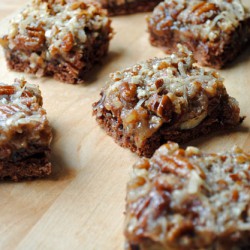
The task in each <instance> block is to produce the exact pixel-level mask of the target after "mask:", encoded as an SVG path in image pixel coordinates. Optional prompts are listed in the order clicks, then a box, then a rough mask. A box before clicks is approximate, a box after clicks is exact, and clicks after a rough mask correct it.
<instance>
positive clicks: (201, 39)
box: [148, 0, 250, 68]
mask: <svg viewBox="0 0 250 250" xmlns="http://www.w3.org/2000/svg"><path fill="white" fill-rule="evenodd" d="M148 30H149V33H150V42H151V44H152V45H154V46H158V47H161V48H163V50H165V52H166V53H172V52H173V51H175V50H176V45H177V44H178V43H182V44H183V45H186V46H187V47H188V48H189V49H190V50H191V51H193V53H194V57H195V59H196V60H197V61H198V62H199V64H201V65H203V66H210V67H214V68H221V67H223V66H224V65H225V64H227V63H228V62H230V61H232V60H233V59H234V58H235V57H236V56H237V55H238V54H239V53H240V52H241V51H242V50H243V49H244V47H245V46H246V45H247V43H248V41H249V38H250V12H249V10H247V9H245V7H244V6H243V5H242V3H241V1H240V0H208V1H201V0H175V1H172V0H165V1H163V2H161V3H160V4H159V5H158V6H157V7H156V8H155V9H154V11H153V14H152V16H151V17H149V18H148Z"/></svg>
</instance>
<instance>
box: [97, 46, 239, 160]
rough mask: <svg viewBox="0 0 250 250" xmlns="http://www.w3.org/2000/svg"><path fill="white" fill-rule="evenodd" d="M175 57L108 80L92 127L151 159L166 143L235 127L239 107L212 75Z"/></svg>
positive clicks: (183, 52) (184, 55)
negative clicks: (97, 126) (95, 121)
mask: <svg viewBox="0 0 250 250" xmlns="http://www.w3.org/2000/svg"><path fill="white" fill-rule="evenodd" d="M194 62H195V61H194V59H193V55H192V53H191V52H190V51H188V50H187V49H186V48H185V47H182V46H179V52H178V53H177V54H172V55H169V56H167V57H165V58H162V59H159V58H154V59H151V60H148V61H146V62H142V63H139V64H136V65H134V66H132V67H130V68H127V69H125V70H122V71H118V72H115V73H113V74H111V75H110V79H109V81H108V83H107V85H106V86H105V87H104V88H103V90H102V92H101V99H100V100H99V101H98V102H96V103H95V104H94V105H93V107H94V115H95V116H96V119H97V122H98V123H99V124H100V125H101V126H102V127H103V128H104V129H105V130H106V132H107V133H108V134H109V135H111V136H112V137H113V138H114V139H115V140H116V142H118V143H119V144H120V145H121V146H123V147H127V148H130V149H131V150H132V151H134V152H136V153H137V154H139V155H144V156H151V155H152V154H153V153H154V151H155V150H156V149H157V148H158V147H159V146H160V145H162V144H163V143H165V142H167V141H168V140H171V141H175V142H181V143H183V142H187V141H189V140H191V139H194V138H197V137H198V136H200V135H204V134H208V133H210V132H212V131H217V130H219V129H225V128H232V127H235V126H237V125H239V124H240V122H241V121H242V118H241V117H240V115H239V113H240V109H239V107H238V103H237V102H236V100H235V99H234V98H232V97H230V96H229V95H228V94H227V91H226V89H225V87H224V85H223V79H222V78H221V77H220V76H219V75H218V73H216V72H215V71H205V70H204V69H203V68H199V67H197V66H196V65H195V64H194Z"/></svg>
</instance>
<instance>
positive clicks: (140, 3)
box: [97, 0, 161, 16]
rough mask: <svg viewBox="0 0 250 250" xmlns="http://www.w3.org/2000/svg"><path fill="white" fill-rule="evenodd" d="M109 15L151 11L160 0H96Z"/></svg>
mask: <svg viewBox="0 0 250 250" xmlns="http://www.w3.org/2000/svg"><path fill="white" fill-rule="evenodd" d="M97 1H98V2H100V3H101V4H102V6H103V8H106V9H107V10H108V13H109V15H110V16H114V15H123V14H132V13H136V12H146V11H151V10H153V9H154V7H155V6H156V5H157V4H158V3H160V2H161V0H97Z"/></svg>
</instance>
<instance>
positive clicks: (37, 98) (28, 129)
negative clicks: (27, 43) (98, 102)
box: [0, 79, 52, 180]
mask: <svg viewBox="0 0 250 250" xmlns="http://www.w3.org/2000/svg"><path fill="white" fill-rule="evenodd" d="M0 131H1V134H0V178H1V179H2V178H7V177H8V178H10V179H15V180H17V179H19V178H25V174H26V172H25V171H26V170H27V169H28V168H29V165H32V164H33V165H39V163H38V159H41V162H43V163H42V164H45V165H46V167H45V168H46V171H47V170H48V173H46V175H47V174H49V173H50V172H51V166H50V163H49V162H48V159H47V157H48V154H49V151H50V143H51V139H52V133H51V128H50V126H49V122H48V120H47V117H46V111H45V110H44V109H43V108H42V97H41V92H40V90H39V88H38V86H36V85H33V84H29V83H27V82H26V81H25V80H23V79H22V80H18V79H16V80H15V81H14V84H12V85H7V84H3V83H0ZM32 158H34V159H36V163H35V164H34V161H32ZM22 161H25V162H26V164H24V165H23V166H21V167H22V168H23V170H22V169H18V167H16V165H22V164H21V163H22ZM27 162H29V163H27ZM10 165H11V166H13V167H12V169H13V168H14V169H15V168H16V171H14V172H13V171H12V169H11V168H10V169H9V166H10ZM42 167H44V166H42ZM6 168H8V169H9V170H8V171H6ZM47 168H48V169H47ZM31 169H32V168H31ZM22 171H23V172H25V173H23V174H22ZM30 171H32V170H29V172H30ZM19 172H20V173H19ZM16 175H17V176H18V177H17V176H16ZM28 177H32V174H28Z"/></svg>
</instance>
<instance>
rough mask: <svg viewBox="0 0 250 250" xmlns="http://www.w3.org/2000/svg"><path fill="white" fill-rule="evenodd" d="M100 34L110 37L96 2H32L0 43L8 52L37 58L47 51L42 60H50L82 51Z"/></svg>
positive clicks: (103, 11) (34, 0) (106, 19)
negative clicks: (103, 33)
mask: <svg viewBox="0 0 250 250" xmlns="http://www.w3.org/2000/svg"><path fill="white" fill-rule="evenodd" d="M105 28H106V29H105ZM103 31H105V32H108V33H110V37H111V36H112V34H111V33H112V32H111V28H110V19H109V18H108V17H107V15H106V11H105V10H103V9H102V8H101V7H100V4H98V3H97V2H95V1H88V0H75V1H69V0H67V1H55V0H46V1H45V0H32V1H31V3H30V4H29V5H28V6H27V7H26V8H25V9H24V10H23V11H22V12H21V13H20V14H19V15H18V16H16V17H15V18H13V19H12V20H11V27H10V29H9V33H8V35H7V36H6V37H5V38H2V39H1V40H0V43H1V45H3V46H4V47H7V48H9V49H13V48H15V47H18V48H19V49H21V50H22V49H24V50H31V51H33V52H34V53H37V56H39V55H40V54H39V52H40V50H41V49H42V48H43V47H46V48H48V51H46V53H44V55H43V57H45V59H46V60H49V59H50V58H51V57H54V56H55V55H57V54H58V52H60V53H61V54H63V53H67V52H69V51H71V50H77V49H78V50H79V49H80V50H81V51H82V50H83V48H84V47H85V46H86V44H87V43H88V40H91V41H92V40H93V39H95V38H96V37H98V36H99V35H100V33H101V32H103Z"/></svg>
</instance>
